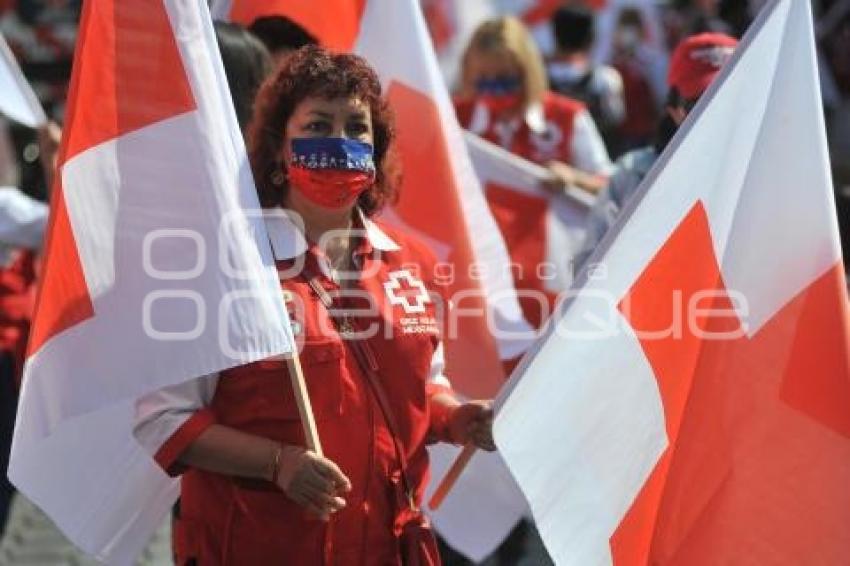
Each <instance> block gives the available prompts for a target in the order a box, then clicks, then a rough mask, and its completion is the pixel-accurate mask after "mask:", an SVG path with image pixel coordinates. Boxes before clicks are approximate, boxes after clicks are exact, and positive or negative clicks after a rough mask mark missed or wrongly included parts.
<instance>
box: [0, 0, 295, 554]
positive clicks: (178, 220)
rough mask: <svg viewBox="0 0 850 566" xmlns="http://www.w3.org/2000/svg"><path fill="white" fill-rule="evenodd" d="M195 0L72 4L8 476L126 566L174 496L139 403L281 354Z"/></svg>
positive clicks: (260, 235)
mask: <svg viewBox="0 0 850 566" xmlns="http://www.w3.org/2000/svg"><path fill="white" fill-rule="evenodd" d="M248 210H254V211H257V210H259V205H258V202H257V197H256V191H255V190H254V188H253V182H252V179H251V174H250V168H249V167H248V163H247V158H246V154H245V148H244V145H243V142H242V137H241V135H240V132H239V128H238V126H237V122H236V116H235V113H234V110H233V106H232V103H231V101H230V95H229V91H228V88H227V83H226V80H225V75H224V70H223V68H222V65H221V60H220V58H219V55H218V49H217V46H216V42H215V37H214V35H213V30H212V25H211V20H210V17H209V13H208V10H207V7H206V2H205V1H204V0H189V1H185V0H86V1H85V2H84V4H83V16H82V21H81V24H80V34H79V40H78V45H77V51H76V55H75V61H74V70H73V76H72V81H71V93H70V99H69V104H68V114H67V119H66V123H65V129H64V135H63V140H62V145H61V149H60V157H59V174H58V175H57V186H56V187H55V188H54V190H53V198H52V211H51V218H50V227H49V232H48V239H47V245H46V248H45V250H46V251H45V253H46V258H45V266H44V273H43V278H42V280H41V285H40V291H39V296H38V301H37V306H36V311H35V316H34V320H33V326H32V333H31V336H30V343H29V348H28V355H27V359H26V365H25V370H24V383H23V390H22V393H21V401H20V408H19V412H18V420H17V425H16V429H15V437H14V445H13V448H12V457H11V465H10V468H9V476H10V478H11V479H12V481H13V482H14V483H15V485H16V486H17V487H18V488H19V489H20V490H21V491H22V492H23V493H24V494H26V495H27V497H29V498H30V499H32V500H33V501H34V502H35V503H36V504H37V505H38V506H39V507H41V508H42V509H44V510H45V511H46V512H47V513H48V514H49V515H50V517H51V518H52V519H53V520H54V521H55V522H56V523H57V524H58V526H59V527H60V528H61V529H62V530H63V531H64V532H65V533H66V534H67V535H68V536H69V538H70V539H71V540H73V541H74V542H75V543H76V544H77V545H78V546H80V547H81V548H83V549H84V550H86V551H88V552H89V553H92V554H94V555H95V556H97V557H98V558H99V559H101V560H103V561H105V562H107V563H109V564H129V563H131V562H132V561H133V559H134V558H135V557H136V555H137V554H138V553H139V552H140V551H141V549H142V548H143V547H144V545H145V544H146V542H147V540H148V538H149V536H150V534H151V533H152V532H153V530H154V528H155V527H157V526H158V525H159V524H160V522H161V521H162V520H163V518H164V517H165V515H166V513H167V511H168V509H169V507H170V506H171V504H172V503H173V501H174V498H175V496H176V494H177V489H178V486H177V483H176V481H175V480H172V479H169V478H167V477H166V476H165V474H164V473H163V472H162V471H161V470H160V469H159V468H158V467H157V466H156V464H155V463H154V462H153V460H152V459H151V458H150V456H149V455H148V454H147V453H146V452H145V451H144V450H143V449H142V448H141V446H139V445H138V444H137V443H136V441H135V439H134V438H133V436H132V434H131V429H132V424H133V417H134V402H135V399H136V398H138V397H139V396H141V395H143V394H145V393H148V392H150V391H153V390H157V389H159V388H162V387H165V386H168V385H173V384H175V383H179V382H181V381H184V380H188V379H192V378H196V377H198V376H201V375H205V374H210V373H213V372H216V371H219V370H222V369H225V368H228V367H232V366H236V365H241V364H243V363H247V362H249V361H253V360H256V359H260V358H265V357H269V356H272V355H278V354H282V353H286V352H288V351H290V350H291V348H290V344H291V340H290V334H289V330H288V322H287V318H286V316H287V315H286V310H285V308H284V306H283V302H282V298H281V297H280V289H279V283H278V281H277V275H276V273H275V270H274V263H273V261H272V259H271V252H270V249H269V245H268V237H267V236H266V233H265V227H264V225H263V223H262V219H261V218H260V217H259V215H258V214H253V213H252V214H249V213H247V212H246V211H248Z"/></svg>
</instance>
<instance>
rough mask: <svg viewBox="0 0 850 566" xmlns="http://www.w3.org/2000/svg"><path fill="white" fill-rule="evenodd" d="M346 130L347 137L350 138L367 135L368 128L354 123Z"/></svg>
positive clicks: (364, 124) (360, 123)
mask: <svg viewBox="0 0 850 566" xmlns="http://www.w3.org/2000/svg"><path fill="white" fill-rule="evenodd" d="M346 130H348V135H349V136H351V137H361V136H365V135H366V134H368V133H369V126H368V124H366V123H364V122H356V123H354V124H349V125H348V126H347V128H346Z"/></svg>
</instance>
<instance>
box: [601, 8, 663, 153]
mask: <svg viewBox="0 0 850 566" xmlns="http://www.w3.org/2000/svg"><path fill="white" fill-rule="evenodd" d="M647 33H648V28H647V25H646V22H645V21H644V15H643V14H642V13H641V12H640V10H638V9H635V8H623V9H622V11H621V12H620V14H619V15H618V17H617V24H616V28H615V31H614V41H613V43H614V46H613V56H612V63H613V65H614V68H615V69H617V71H618V72H619V73H620V76H621V77H622V78H623V89H624V92H625V102H626V117H625V119H624V120H623V122H622V123H621V124H620V128H619V132H618V134H619V139H620V144H621V145H620V149H621V150H622V151H623V152H625V151H628V150H631V149H634V148H636V147H643V146H645V145H647V144H648V143H650V142H651V141H652V138H653V135H654V132H655V125H656V124H657V123H658V118H659V112H660V110H661V108H662V106H663V103H664V98H665V96H666V81H664V84H663V85H662V86H661V87H660V88H658V87H656V86H655V84H656V83H657V81H655V80H653V74H657V73H658V71H657V69H658V68H659V67H663V66H664V63H663V62H662V61H660V60H659V58H660V57H661V55H660V54H659V53H658V52H657V51H655V50H652V49H651V48H649V47H647V45H646V42H645V41H644V38H645V36H646V34H647ZM661 71H666V69H665V68H662V69H661ZM664 74H666V72H665V73H664Z"/></svg>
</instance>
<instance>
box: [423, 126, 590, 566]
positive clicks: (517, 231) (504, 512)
mask: <svg viewBox="0 0 850 566" xmlns="http://www.w3.org/2000/svg"><path fill="white" fill-rule="evenodd" d="M464 137H465V138H466V142H467V147H468V149H469V155H470V157H471V158H472V163H473V165H474V167H475V172H476V174H477V175H478V178H479V179H480V181H481V184H482V185H483V186H484V190H485V194H486V196H487V199H488V204H489V206H490V207H491V209H492V210H493V213H494V216H495V218H496V222H497V224H498V225H499V228H500V230H501V231H502V234H503V236H504V237H505V239H506V244H507V247H508V251H509V252H510V256H511V257H510V260H511V262H512V264H513V265H514V266H515V267H516V269H514V270H512V273H513V274H514V276H517V275H518V274H519V273H520V270H522V271H523V272H526V273H527V274H528V276H529V279H531V280H533V281H532V285H531V287H533V288H528V289H526V288H524V287H523V286H522V284H521V283H518V284H517V287H518V291H519V292H520V293H523V291H531V292H533V293H535V294H536V293H538V292H539V290H542V289H545V290H547V291H549V292H550V293H552V294H556V293H557V292H559V291H564V290H566V289H567V288H569V286H570V284H571V282H572V269H571V259H572V257H573V255H574V254H575V253H576V252H578V250H579V249H580V246H581V243H582V241H583V238H584V236H583V234H584V222H585V218H586V216H587V213H588V212H589V210H590V205H591V203H592V197H590V195H588V194H586V193H583V192H581V191H575V192H573V191H571V192H570V193H568V194H567V195H553V194H552V193H549V192H547V191H545V190H544V189H542V188H541V186H540V185H541V183H542V181H543V180H544V179H546V178H547V177H548V175H547V173H546V170H545V169H544V168H543V167H540V166H539V165H537V164H534V163H531V162H530V161H526V160H525V159H522V158H520V157H517V156H516V155H514V154H512V153H510V152H508V151H505V150H504V149H502V148H501V147H499V146H497V145H495V144H492V143H490V142H488V141H486V140H483V139H481V138H480V137H478V136H476V135H474V134H471V133H468V132H467V133H466V134H464ZM518 211H521V214H517V212H518ZM537 265H544V266H546V268H545V270H544V273H542V275H543V278H537V277H536V274H537V271H536V267H537ZM520 299H521V300H522V297H520ZM431 452H432V455H433V456H434V457H433V464H432V476H433V477H434V478H441V477H443V475H444V474H445V472H446V471H447V468H448V464H449V463H451V462H453V461H454V458H455V457H456V455H457V453H458V449H457V448H453V447H450V446H435V447H433V448H432V450H431ZM433 487H435V486H432V488H433ZM429 495H430V494H429ZM431 514H432V517H433V519H434V521H435V523H436V524H437V526H438V528H439V529H440V534H441V535H442V536H443V538H445V539H446V541H447V542H448V543H449V544H450V545H451V546H452V547H454V548H456V549H458V550H460V551H462V552H463V554H465V555H466V556H467V557H468V558H470V559H471V560H473V561H475V562H479V561H482V560H484V559H485V558H486V557H487V556H488V555H490V554H491V553H492V552H493V550H494V549H495V548H497V547H498V546H499V544H500V543H501V542H502V541H503V540H504V539H505V537H506V536H507V535H508V534H509V533H510V532H511V530H512V529H513V528H514V527H515V526H516V524H517V522H518V521H519V520H520V519H522V518H523V517H524V516H526V515H527V514H528V505H527V504H526V502H525V498H524V497H523V495H522V492H520V491H519V488H518V487H517V485H516V483H515V482H514V480H513V477H512V476H511V475H510V472H509V471H508V470H507V468H506V466H505V464H504V462H503V460H502V458H501V457H500V456H499V454H481V453H479V454H477V455H476V456H475V457H474V458H473V460H472V461H471V463H470V464H469V466H468V467H467V468H466V469H465V470H464V472H463V475H461V477H460V478H459V480H458V483H457V484H456V485H455V487H454V489H453V490H452V492H451V494H450V496H449V497H448V498H447V499H446V501H445V502H444V503H443V505H442V506H441V507H440V509H439V510H437V511H432V512H431Z"/></svg>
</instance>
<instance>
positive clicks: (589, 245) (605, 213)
mask: <svg viewBox="0 0 850 566" xmlns="http://www.w3.org/2000/svg"><path fill="white" fill-rule="evenodd" d="M737 45H738V40H736V39H735V38H734V37H731V36H728V35H724V34H718V33H705V34H699V35H694V36H691V37H689V38H688V39H686V40H685V41H683V42H682V43H681V44H679V45H678V46H677V47H676V49H675V50H674V51H673V56H672V58H671V61H670V73H669V76H668V84H669V87H670V90H669V93H668V96H667V104H666V107H665V113H664V116H663V117H662V119H661V121H660V122H659V124H658V131H657V133H656V139H655V142H654V143H653V144H652V145H649V146H647V147H643V148H639V149H636V150H633V151H630V152H629V153H627V154H625V155H624V156H623V157H621V158H620V159H619V160H618V161H617V164H616V168H615V171H614V174H613V175H612V176H611V182H610V183H609V184H608V186H607V187H606V188H605V190H604V191H602V193H601V194H600V195H599V198H598V199H597V200H596V203H595V204H594V206H593V208H592V210H591V211H590V215H589V216H588V219H587V226H586V228H587V231H586V234H585V240H584V244H583V245H582V250H581V251H580V252H579V254H578V255H577V256H576V258H575V269H576V270H578V269H580V268H581V267H582V265H583V264H584V263H585V262H586V261H587V259H588V257H589V256H590V255H591V254H592V253H593V250H594V249H596V246H597V245H599V242H600V241H601V240H602V238H603V237H604V236H605V234H606V233H607V232H608V230H610V229H611V227H612V226H613V225H614V223H615V222H616V220H617V218H618V217H619V215H620V211H621V210H622V209H623V207H624V206H625V205H626V203H628V201H629V199H631V197H632V196H633V195H634V193H635V191H636V189H637V188H638V186H639V185H640V183H641V181H643V179H644V178H645V177H646V174H647V173H649V170H650V169H651V168H652V166H653V164H654V163H655V160H656V159H657V158H658V156H659V155H661V152H662V151H664V148H665V147H667V144H668V143H669V142H670V140H671V139H673V136H674V135H675V134H676V131H677V130H678V128H679V126H680V125H681V124H682V122H684V120H685V118H686V117H687V115H688V113H689V112H690V111H691V109H693V107H694V106H695V105H696V103H697V101H698V100H699V98H700V96H702V94H703V93H704V92H705V91H706V89H707V88H708V86H709V85H710V84H711V82H712V81H713V80H714V78H715V77H716V76H717V75H718V73H720V69H721V68H722V67H723V65H724V64H725V63H726V62H727V61H728V60H729V59H730V58H731V57H732V53H733V51H734V49H735V47H736V46H737Z"/></svg>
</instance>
